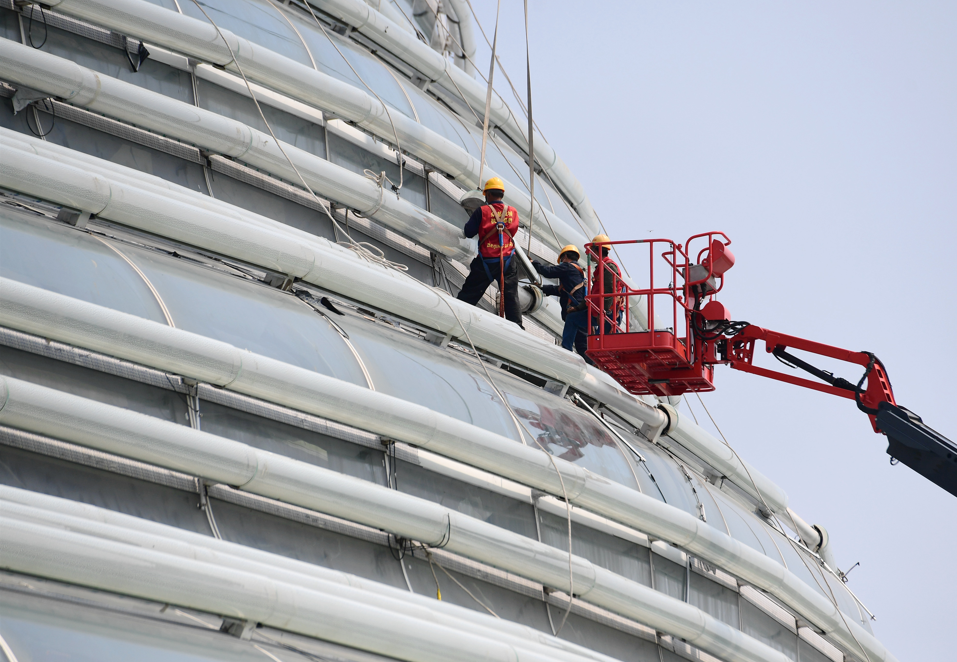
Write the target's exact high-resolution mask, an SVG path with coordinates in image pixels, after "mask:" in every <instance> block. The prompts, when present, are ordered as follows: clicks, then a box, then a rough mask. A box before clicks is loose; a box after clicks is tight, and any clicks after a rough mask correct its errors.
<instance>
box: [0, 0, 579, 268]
mask: <svg viewBox="0 0 957 662" xmlns="http://www.w3.org/2000/svg"><path fill="white" fill-rule="evenodd" d="M51 4H52V5H53V6H56V8H57V10H58V11H62V12H64V13H66V14H69V15H71V16H75V17H77V18H81V19H83V20H87V21H90V22H93V23H95V24H99V25H103V26H107V27H110V28H111V29H113V30H116V31H118V32H122V33H123V34H127V35H130V36H137V38H140V39H143V40H145V41H147V42H150V43H156V44H158V45H160V46H162V47H164V48H168V49H170V50H172V51H175V52H180V53H184V54H186V55H189V56H190V57H194V58H196V59H199V60H202V61H204V62H209V63H210V64H214V65H219V66H223V67H225V68H227V69H230V70H231V71H234V72H237V71H238V69H237V68H236V65H235V63H233V62H232V60H231V57H230V54H229V53H230V52H229V49H227V48H226V45H225V44H224V43H223V39H222V38H220V37H219V34H218V33H217V32H216V29H215V28H214V27H213V26H212V25H211V24H210V23H209V22H207V21H205V20H198V19H194V18H191V17H189V16H186V15H185V14H178V13H175V12H171V11H169V10H167V9H164V8H162V7H159V6H157V5H154V4H151V3H149V2H145V1H144V0H59V2H57V1H56V0H53V1H52V3H51ZM356 7H358V9H359V12H360V14H363V13H365V12H369V14H368V15H369V16H371V15H372V14H375V15H376V17H377V18H375V20H377V21H378V20H381V21H387V20H388V19H386V18H384V17H382V16H381V14H378V13H377V12H374V11H373V10H371V9H370V8H369V7H368V6H367V5H365V4H361V3H357V4H356ZM392 32H393V34H394V35H403V34H404V35H406V37H408V33H404V32H402V31H401V30H398V29H396V30H394V31H392ZM222 34H223V35H224V37H225V39H226V40H227V41H228V42H229V44H230V47H231V48H232V52H233V54H234V55H235V57H236V59H237V60H238V61H239V63H240V64H241V65H242V69H243V72H244V73H245V74H246V75H247V77H248V78H249V79H250V80H252V81H256V82H259V83H262V84H264V85H265V86H266V87H269V88H271V89H274V90H276V91H278V92H281V93H282V94H285V95H287V96H289V97H291V98H293V99H297V100H299V101H302V102H303V103H306V104H308V105H310V106H313V107H315V108H318V109H322V110H325V111H328V112H331V113H333V114H335V115H337V116H339V117H342V118H345V119H348V120H350V121H352V122H355V123H356V124H357V125H359V126H361V127H364V128H366V129H367V130H369V131H371V132H372V133H374V134H375V135H377V136H378V137H380V138H382V139H383V140H385V141H388V142H395V137H394V135H395V132H397V133H398V135H399V138H400V141H401V143H402V148H403V149H404V150H406V151H408V152H409V153H410V154H413V155H414V156H416V157H417V158H419V159H421V160H423V161H424V162H426V163H429V164H431V165H433V166H435V167H436V168H438V169H439V170H442V171H444V172H446V173H448V174H449V175H452V176H453V177H455V178H457V179H458V180H459V181H460V182H461V183H463V184H464V185H465V187H466V188H467V189H470V188H475V187H477V186H478V185H479V181H478V174H479V164H478V160H477V159H475V157H473V156H472V155H471V154H469V153H468V152H466V151H465V149H463V148H462V147H460V146H459V145H456V144H455V143H453V142H451V141H450V140H448V139H447V138H445V137H444V136H441V135H439V134H438V133H436V132H435V131H432V130H431V129H429V128H427V127H425V126H423V125H421V124H419V123H418V122H416V121H415V120H413V119H412V118H410V117H407V116H406V115H403V114H402V113H392V114H391V119H390V116H389V114H388V113H387V112H386V109H385V106H383V105H382V103H381V102H379V100H378V99H376V98H375V97H373V96H371V95H370V94H367V93H366V92H365V91H363V90H360V89H358V88H356V87H353V86H352V85H350V84H348V83H344V82H342V81H340V80H338V79H336V78H333V77H332V76H329V75H327V74H324V73H322V72H321V71H318V70H316V69H313V68H311V67H307V66H306V65H303V64H300V63H298V62H295V61H294V60H291V59H289V58H287V57H284V56H282V55H279V54H277V53H275V52H273V51H270V50H269V49H266V48H263V47H262V46H259V45H255V44H253V43H251V42H249V41H248V40H246V39H243V38H242V37H238V36H236V35H234V34H232V33H231V32H229V31H228V30H225V29H223V30H222ZM10 44H12V45H16V44H13V42H10ZM18 46H19V45H18ZM426 51H428V52H429V53H431V54H432V55H435V56H438V54H437V53H434V52H433V51H431V49H429V48H428V47H426ZM21 57H22V56H21ZM438 57H440V59H441V56H438ZM0 59H3V58H2V57H0ZM443 61H444V60H443ZM444 62H445V66H446V67H447V68H448V69H449V70H451V71H458V72H460V73H461V71H460V70H459V69H456V68H455V67H453V66H452V65H451V64H450V63H448V62H447V61H444ZM37 73H38V72H36V71H34V72H33V75H32V78H37V79H39V83H36V82H35V84H40V85H41V86H42V80H43V76H42V75H41V76H37V75H36V74H37ZM102 78H106V77H102ZM24 84H25V85H28V86H30V87H34V84H30V83H26V82H24ZM144 91H145V90H144ZM92 94H94V93H93V92H89V93H82V94H76V96H74V97H72V98H70V97H63V98H64V99H65V100H67V101H69V102H70V103H77V104H81V105H82V104H85V103H87V102H89V101H90V100H91V99H90V96H91V95H92ZM190 108H191V109H193V110H198V109H194V108H193V107H192V106H190ZM103 112H105V111H103ZM393 125H394V127H395V128H394V129H393ZM143 126H148V125H143ZM170 135H178V134H170ZM485 174H486V175H487V176H488V177H492V176H501V175H496V173H495V172H493V171H492V170H490V169H489V168H485ZM503 179H505V180H506V181H508V179H509V178H508V177H504V178H503ZM293 181H295V180H293ZM506 200H507V201H508V202H509V204H511V205H513V206H515V207H516V209H518V211H519V214H520V215H522V216H523V217H525V218H528V217H529V214H530V213H531V211H532V204H531V199H530V198H529V196H527V195H525V194H523V193H522V191H521V189H520V187H517V186H515V185H513V184H509V186H508V187H507V190H506ZM373 204H374V203H373ZM371 206H372V205H370V208H371ZM542 214H545V216H547V217H548V221H547V223H546V220H545V217H544V216H542ZM548 224H550V225H551V227H552V228H553V229H554V231H555V233H556V234H558V240H557V241H556V240H555V238H554V237H553V236H552V234H551V232H543V231H542V230H543V229H545V228H546V227H547V225H548ZM532 231H533V233H534V234H535V235H536V236H537V237H538V238H539V239H541V240H542V241H543V242H545V243H546V244H548V245H550V246H552V247H553V248H554V249H555V250H558V249H559V248H560V247H561V246H562V245H564V244H575V245H577V246H579V248H582V249H583V248H584V242H585V241H586V239H585V237H584V235H582V234H581V233H580V232H578V231H577V230H576V229H574V228H572V227H570V226H569V225H568V224H567V223H565V221H563V220H562V219H560V218H559V217H558V216H556V215H554V214H552V213H551V212H546V211H545V210H543V209H542V208H541V206H540V205H536V206H535V219H534V224H533V228H532Z"/></svg>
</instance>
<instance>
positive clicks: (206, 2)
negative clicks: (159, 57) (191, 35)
mask: <svg viewBox="0 0 957 662" xmlns="http://www.w3.org/2000/svg"><path fill="white" fill-rule="evenodd" d="M200 4H201V5H202V6H203V9H204V10H206V13H207V14H209V18H210V19H212V20H213V21H214V22H215V23H216V25H218V26H219V27H221V28H223V29H224V30H229V31H230V32H232V33H234V34H236V35H238V36H240V37H244V38H246V39H248V40H249V41H251V42H253V43H254V44H259V45H260V46H263V47H265V48H268V49H269V50H271V51H274V52H276V53H279V54H280V55H285V56H286V57H288V58H289V59H291V60H295V61H296V62H298V63H300V64H304V65H306V66H307V67H309V68H310V69H311V68H312V60H310V59H309V53H308V52H307V51H306V47H305V46H303V44H302V40H301V39H300V38H299V36H298V35H297V34H296V33H295V31H294V30H293V29H292V27H290V25H289V23H287V22H286V19H284V18H283V17H282V16H280V14H279V12H278V11H277V10H276V9H275V7H272V6H270V5H269V3H268V2H267V1H266V0H200ZM180 6H181V7H182V9H183V13H184V14H186V15H187V16H192V17H193V18H195V19H199V20H200V21H203V22H204V23H206V22H208V21H209V19H207V18H206V17H205V16H203V12H201V11H200V10H199V8H197V7H196V5H195V4H194V3H193V2H192V0H188V1H187V2H180Z"/></svg>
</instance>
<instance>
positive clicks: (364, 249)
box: [193, 0, 408, 271]
mask: <svg viewBox="0 0 957 662" xmlns="http://www.w3.org/2000/svg"><path fill="white" fill-rule="evenodd" d="M193 4H195V5H196V7H197V8H198V9H199V11H200V12H202V14H203V16H205V17H206V20H207V21H209V22H210V24H212V26H213V27H214V28H216V33H217V34H218V35H219V37H220V39H222V40H223V43H224V44H226V50H228V51H229V57H230V63H232V64H235V65H236V69H237V70H238V71H239V75H240V76H242V79H243V82H244V83H245V84H246V90H247V91H248V92H249V96H250V97H252V100H253V103H255V104H256V110H257V111H259V117H260V118H261V119H262V121H263V124H265V125H266V129H268V130H269V135H270V136H272V139H273V140H274V141H275V142H276V146H277V147H278V148H279V151H280V152H282V155H283V157H285V159H286V162H287V163H289V166H290V167H291V168H292V169H293V171H294V172H295V173H296V176H297V177H299V181H300V182H301V183H302V185H303V187H304V188H305V189H306V190H307V191H308V192H309V194H310V195H312V197H313V198H314V199H315V201H316V204H317V205H319V207H320V208H322V210H323V211H324V212H325V213H326V215H327V216H328V217H329V220H330V221H332V225H333V228H334V229H335V230H336V231H337V232H343V230H342V226H341V225H339V222H338V221H336V219H335V217H334V216H333V215H332V211H331V205H324V204H322V201H321V200H320V199H319V196H317V195H316V192H315V191H313V190H312V187H310V186H309V184H307V183H306V180H305V178H304V177H303V176H302V173H301V172H299V168H297V167H296V164H295V163H293V161H292V159H291V158H289V154H287V153H286V150H285V148H284V147H283V146H282V143H281V142H280V141H279V139H278V138H277V137H276V133H275V132H274V131H273V129H272V126H271V125H270V124H269V121H268V120H267V119H266V115H265V113H263V109H262V106H260V105H259V99H257V98H256V94H255V93H254V92H253V88H252V85H250V83H249V79H248V78H246V74H245V72H244V71H243V68H242V65H240V64H239V61H238V60H237V59H236V55H235V53H233V48H232V46H230V45H229V42H228V41H227V40H226V37H225V36H224V35H223V32H222V30H220V29H219V26H218V25H216V22H215V21H214V20H213V19H212V18H210V16H209V14H207V13H206V10H205V9H203V6H202V5H201V4H200V3H199V0H193ZM310 11H311V10H310ZM313 16H315V14H313ZM316 20H317V21H318V20H319V19H316ZM320 25H321V24H320ZM400 167H401V158H400ZM381 201H382V185H381V184H380V186H379V202H378V203H377V205H376V206H375V208H374V209H376V210H378V208H379V207H380V206H381V204H382V202H381ZM346 237H347V238H348V239H349V241H348V242H346V243H345V244H343V243H342V242H338V243H339V244H340V245H344V246H345V247H346V248H349V249H350V250H352V251H354V252H355V253H356V254H357V255H359V256H360V257H362V258H363V259H365V260H368V261H369V262H372V263H373V264H379V265H381V266H385V267H388V268H391V269H395V270H397V271H407V270H408V267H407V266H406V265H404V264H399V263H397V262H392V261H390V260H388V259H386V257H385V253H384V252H383V251H382V250H381V249H380V248H378V247H377V246H374V245H372V244H370V243H368V242H359V241H354V240H353V239H352V238H351V237H349V236H348V234H346Z"/></svg>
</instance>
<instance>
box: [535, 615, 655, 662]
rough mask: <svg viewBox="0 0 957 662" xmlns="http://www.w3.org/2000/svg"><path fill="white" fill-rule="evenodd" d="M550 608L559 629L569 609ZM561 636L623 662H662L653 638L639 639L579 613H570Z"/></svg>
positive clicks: (553, 620)
mask: <svg viewBox="0 0 957 662" xmlns="http://www.w3.org/2000/svg"><path fill="white" fill-rule="evenodd" d="M549 609H551V612H552V622H553V623H555V627H556V628H557V627H558V624H559V623H561V620H562V618H564V617H565V610H564V609H562V608H560V607H555V606H551V605H549ZM559 636H560V637H561V638H562V639H565V640H567V641H570V642H572V643H575V644H578V645H580V646H584V647H585V648H587V649H589V650H593V651H597V652H599V653H604V654H605V655H609V656H611V657H612V658H614V659H615V660H621V661H622V662H661V658H659V657H658V647H657V646H656V645H655V643H654V642H653V641H648V640H646V639H639V638H638V637H635V636H632V635H630V634H628V633H625V632H622V631H621V630H616V629H614V628H611V627H608V626H607V625H602V624H601V623H596V622H595V621H593V620H591V619H588V618H584V617H582V616H579V615H578V614H575V613H572V614H569V615H568V620H566V621H565V626H564V627H563V628H562V631H561V633H560V634H559Z"/></svg>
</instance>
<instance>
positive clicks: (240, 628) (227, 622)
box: [219, 616, 256, 641]
mask: <svg viewBox="0 0 957 662" xmlns="http://www.w3.org/2000/svg"><path fill="white" fill-rule="evenodd" d="M255 629H256V623H254V622H252V621H246V620H240V619H236V618H229V617H228V616H227V617H225V618H223V624H222V625H220V626H219V631H220V632H225V633H226V634H228V635H231V636H233V637H236V638H237V639H242V640H243V641H249V640H250V639H252V637H253V630H255Z"/></svg>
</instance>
